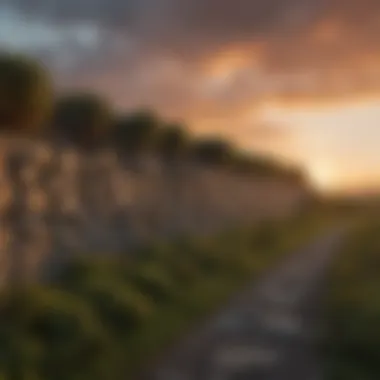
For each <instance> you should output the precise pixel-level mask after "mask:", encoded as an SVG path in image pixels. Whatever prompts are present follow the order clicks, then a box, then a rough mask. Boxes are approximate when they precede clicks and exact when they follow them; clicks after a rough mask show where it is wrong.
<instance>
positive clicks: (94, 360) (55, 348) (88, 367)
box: [0, 288, 108, 380]
mask: <svg viewBox="0 0 380 380" xmlns="http://www.w3.org/2000/svg"><path fill="white" fill-rule="evenodd" d="M1 325H2V329H4V328H5V326H7V328H6V330H2V331H1V334H0V336H1V339H0V350H1V352H3V355H1V357H2V358H3V359H4V361H3V362H0V368H1V369H2V370H3V371H6V372H8V373H9V374H10V375H12V374H13V376H16V374H17V373H18V374H22V373H24V372H25V373H28V375H30V374H32V373H35V374H36V378H41V379H53V378H54V379H65V380H66V379H67V380H68V379H70V378H72V377H74V376H75V375H78V373H81V372H85V373H91V372H93V371H95V372H98V371H100V368H99V367H97V364H99V365H100V364H101V363H102V362H103V360H104V359H105V358H106V356H107V352H108V350H107V348H108V339H107V334H106V331H105V330H104V329H103V326H102V325H101V323H100V321H99V320H98V318H97V317H96V315H95V314H94V313H93V312H92V310H91V309H90V308H89V307H88V306H87V304H86V303H85V302H83V301H82V300H80V299H79V298H77V297H75V296H73V295H70V294H68V293H66V292H63V291H59V290H55V289H52V288H51V289H47V288H35V289H30V290H27V291H25V292H22V293H18V294H13V295H12V296H10V297H8V299H7V300H6V302H4V301H3V305H2V312H1ZM12 363H15V365H13V364H12ZM57 368H59V369H60V370H59V371H57ZM38 376H39V377H38ZM12 378H15V377H12ZM21 378H24V377H21Z"/></svg>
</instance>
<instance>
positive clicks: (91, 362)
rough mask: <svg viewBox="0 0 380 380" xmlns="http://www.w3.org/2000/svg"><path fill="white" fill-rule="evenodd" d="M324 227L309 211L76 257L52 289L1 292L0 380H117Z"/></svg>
mask: <svg viewBox="0 0 380 380" xmlns="http://www.w3.org/2000/svg"><path fill="white" fill-rule="evenodd" d="M326 223H329V222H326V218H325V217H322V216H317V215H314V216H310V215H309V216H304V217H300V218H297V219H294V220H291V221H287V222H282V223H271V224H269V223H266V224H263V225H261V226H258V227H255V228H247V229H245V230H242V229H240V230H238V231H229V232H228V233H223V234H220V235H218V236H214V237H209V238H202V239H198V240H197V239H192V240H186V239H182V240H180V241H177V242H171V243H170V244H157V245H155V246H152V247H147V248H145V249H143V250H141V252H136V254H135V255H132V256H128V257H129V259H127V258H122V259H120V260H115V259H107V258H106V257H104V258H102V259H99V258H98V259H89V258H88V257H87V258H81V259H80V258H78V259H77V260H75V262H71V263H70V264H69V265H67V267H65V268H64V269H63V270H62V273H61V274H60V276H59V278H57V281H56V283H55V284H54V285H50V286H49V287H35V288H30V289H28V290H24V291H23V292H19V293H18V294H17V295H16V296H15V295H14V294H13V296H12V297H10V296H9V295H7V294H4V295H3V298H2V300H1V301H2V302H1V308H2V309H1V313H0V379H2V378H1V374H2V373H3V374H4V376H3V378H4V379H21V380H23V379H25V380H26V379H28V380H29V379H32V380H50V379H51V380H53V379H54V380H69V379H70V380H89V379H91V380H96V379H99V380H103V379H123V380H125V378H126V377H127V378H128V376H129V377H130V376H133V375H134V374H136V373H137V372H138V371H140V370H141V369H142V367H143V365H144V364H146V362H149V360H150V359H153V358H154V357H155V356H156V355H157V354H159V353H160V352H161V351H162V350H163V349H165V348H166V347H168V346H169V345H170V344H171V343H172V342H173V341H174V340H175V339H176V338H178V337H179V336H180V335H182V334H183V333H184V332H186V330H187V329H189V328H190V327H191V326H193V325H194V324H196V323H198V322H199V321H201V320H202V319H203V318H205V317H206V316H207V315H210V314H211V313H213V312H215V311H216V310H217V309H218V308H219V307H221V305H223V304H224V303H225V302H226V301H227V300H228V299H229V298H230V297H231V296H232V295H233V294H235V293H236V292H237V291H238V290H239V289H242V288H243V287H244V286H245V285H246V284H247V282H248V281H252V279H254V278H255V277H256V276H258V275H259V274H261V273H263V271H265V270H266V269H268V268H269V267H270V266H272V265H274V263H275V262H277V261H278V260H279V259H280V258H281V257H283V256H284V254H285V253H286V252H289V251H291V250H292V249H294V248H296V247H298V246H299V245H301V244H302V243H305V242H306V241H307V240H309V239H310V238H311V236H312V235H314V234H316V233H317V232H318V231H320V230H321V229H322V228H325V227H326ZM1 371H2V372H1Z"/></svg>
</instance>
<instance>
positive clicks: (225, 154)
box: [191, 138, 233, 166]
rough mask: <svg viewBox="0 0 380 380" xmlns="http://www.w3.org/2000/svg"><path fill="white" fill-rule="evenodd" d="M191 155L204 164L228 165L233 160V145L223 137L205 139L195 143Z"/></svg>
mask: <svg viewBox="0 0 380 380" xmlns="http://www.w3.org/2000/svg"><path fill="white" fill-rule="evenodd" d="M191 155H192V157H193V159H194V160H195V161H196V162H199V163H201V164H204V165H212V166H215V165H217V166H226V165H228V164H229V163H230V162H231V157H232V156H233V147H232V146H231V145H230V143H229V142H227V141H225V140H223V139H219V138H215V139H204V140H199V141H195V142H194V143H193V145H192V147H191Z"/></svg>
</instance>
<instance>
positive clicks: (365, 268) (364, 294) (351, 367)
mask: <svg viewBox="0 0 380 380" xmlns="http://www.w3.org/2000/svg"><path fill="white" fill-rule="evenodd" d="M378 231H379V223H373V224H372V225H371V226H368V225H366V226H364V228H363V227H362V228H360V229H359V230H358V231H356V233H355V234H354V236H352V237H351V238H350V239H349V241H348V243H347V245H346V246H345V248H344V249H343V251H342V255H341V257H340V258H339V260H338V261H337V263H336V265H335V267H334V270H333V272H332V274H331V282H330V294H329V298H328V305H329V341H330V344H329V347H328V352H329V354H330V357H331V368H332V369H331V371H332V378H333V379H343V378H344V376H345V375H346V374H347V373H350V372H351V374H352V373H355V374H356V376H357V377H356V378H368V379H372V378H373V379H377V378H378V377H379V375H380V365H379V360H378V358H379V356H378V353H379V352H380V333H379V331H380V330H379V329H378V321H379V318H380V298H379V294H380V266H379V264H380V255H379V254H380V238H379V234H378ZM352 378H353V377H352Z"/></svg>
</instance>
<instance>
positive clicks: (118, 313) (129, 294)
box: [78, 277, 152, 336]
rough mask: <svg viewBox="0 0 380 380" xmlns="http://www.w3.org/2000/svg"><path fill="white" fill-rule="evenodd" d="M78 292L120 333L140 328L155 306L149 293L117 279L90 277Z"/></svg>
mask: <svg viewBox="0 0 380 380" xmlns="http://www.w3.org/2000/svg"><path fill="white" fill-rule="evenodd" d="M78 294H80V295H81V297H83V299H84V300H86V301H87V302H89V304H90V305H91V306H92V308H93V310H94V311H95V312H96V313H97V314H98V315H99V317H100V319H101V321H102V322H103V324H105V325H106V326H107V327H108V329H110V330H111V331H112V332H113V333H114V334H116V336H117V335H118V334H128V333H130V332H131V331H133V330H134V329H136V328H138V327H139V326H140V325H141V324H142V322H143V321H144V320H145V319H146V318H147V317H148V316H149V315H150V313H151V310H152V306H151V303H150V302H149V300H148V299H147V297H146V296H144V295H143V294H141V293H140V292H139V291H138V290H136V289H133V288H132V287H131V286H128V285H126V284H123V283H122V282H121V281H119V280H117V279H112V278H110V277H108V278H98V277H94V278H92V279H88V280H87V281H85V282H84V283H83V285H82V286H81V287H80V289H78Z"/></svg>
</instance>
